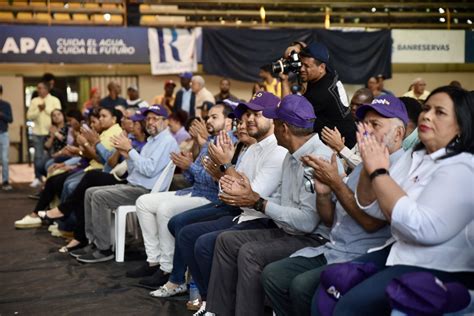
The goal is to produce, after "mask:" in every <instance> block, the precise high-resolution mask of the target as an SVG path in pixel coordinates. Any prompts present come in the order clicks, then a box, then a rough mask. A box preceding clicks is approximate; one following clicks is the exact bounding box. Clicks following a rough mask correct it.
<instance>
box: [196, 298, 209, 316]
mask: <svg viewBox="0 0 474 316" xmlns="http://www.w3.org/2000/svg"><path fill="white" fill-rule="evenodd" d="M205 314H206V301H203V302H202V304H201V308H199V309H198V311H197V312H195V313H194V314H193V316H204V315H205Z"/></svg>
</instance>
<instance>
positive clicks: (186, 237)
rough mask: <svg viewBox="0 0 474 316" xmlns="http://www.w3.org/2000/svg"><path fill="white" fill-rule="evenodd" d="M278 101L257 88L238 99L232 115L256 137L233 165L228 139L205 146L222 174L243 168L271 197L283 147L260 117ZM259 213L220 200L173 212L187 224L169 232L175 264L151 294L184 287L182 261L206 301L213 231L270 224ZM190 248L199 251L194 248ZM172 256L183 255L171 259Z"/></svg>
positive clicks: (165, 293)
mask: <svg viewBox="0 0 474 316" xmlns="http://www.w3.org/2000/svg"><path fill="white" fill-rule="evenodd" d="M279 102H280V99H279V98H278V97H276V96H274V95H273V94H271V93H268V92H258V93H256V94H255V96H254V97H253V99H252V100H250V102H242V103H239V105H238V106H237V108H236V109H235V110H234V115H235V116H236V117H237V118H241V119H242V120H243V121H244V122H245V124H246V127H247V132H248V134H249V136H251V137H254V138H255V139H256V140H257V143H255V144H253V145H251V146H249V148H248V149H247V151H246V152H245V154H244V156H243V157H242V158H241V160H240V163H239V165H238V166H234V165H232V164H231V163H230V157H232V155H227V157H225V156H226V155H225V154H224V152H223V150H225V147H226V146H225V145H224V143H227V144H228V145H230V144H229V141H228V140H227V141H226V140H219V142H218V143H219V144H220V145H219V146H215V145H214V144H210V145H209V152H210V154H211V156H212V157H213V158H214V159H216V162H218V163H220V164H221V165H220V169H221V171H222V172H223V173H224V174H229V175H238V173H237V171H239V172H243V173H245V174H246V175H247V176H248V178H249V179H250V182H251V185H252V188H254V190H256V191H257V192H259V193H260V194H261V195H262V196H270V195H271V194H272V193H273V192H274V191H275V190H276V188H277V187H278V180H276V181H275V179H279V178H280V175H281V172H282V169H281V165H282V163H283V159H284V158H285V155H286V152H287V151H286V149H285V148H283V147H280V146H278V144H277V140H276V138H275V135H274V134H273V122H272V120H271V119H267V118H265V117H263V116H262V110H264V109H265V108H275V107H276V106H277V105H278V104H279ZM223 210H228V213H227V214H224V211H223ZM242 212H243V215H242V216H241V220H239V223H237V221H235V218H236V216H238V215H239V214H241V213H242ZM212 213H219V214H221V215H220V216H216V217H215V218H212V216H211V215H210V214H212ZM260 217H261V216H260V214H259V213H257V212H255V211H253V210H251V209H247V208H244V209H241V208H239V207H235V206H231V205H228V204H224V203H221V204H220V205H217V206H216V205H214V204H208V205H207V207H206V206H203V207H201V208H196V209H192V210H189V211H187V212H184V213H182V214H179V215H176V216H175V217H173V218H172V219H171V221H174V222H176V221H180V222H187V225H186V226H184V227H182V228H181V229H180V230H179V231H176V230H175V232H174V233H175V236H176V249H177V251H176V253H175V260H173V261H174V264H175V266H174V267H173V272H172V274H171V276H170V282H168V283H167V284H166V285H165V286H163V287H161V288H160V289H158V290H157V291H155V292H153V293H152V296H157V297H165V296H171V295H174V294H177V290H176V288H181V289H182V290H181V291H184V290H185V289H186V284H185V282H184V271H185V265H186V264H187V265H188V266H189V267H190V270H191V273H192V275H193V278H194V281H195V282H196V284H197V286H198V288H199V292H200V294H201V297H202V298H203V300H205V295H206V291H205V288H206V287H207V286H206V283H207V281H204V280H206V279H208V276H209V273H210V266H211V262H212V248H213V247H214V242H213V241H214V240H215V237H217V234H218V232H217V230H222V229H229V228H230V229H249V228H260V227H262V228H263V227H266V226H265V225H267V224H269V223H270V221H268V219H264V220H261V221H260V220H259V218H260ZM171 221H170V222H171ZM270 225H273V223H270ZM216 227H218V229H216ZM204 234H205V235H207V237H208V239H206V242H204V243H203V244H202V245H199V244H198V238H199V237H200V236H201V235H204ZM202 240H204V239H202ZM195 248H197V249H199V251H197V252H195V251H194V249H195ZM176 256H179V258H182V259H180V260H176V259H177V258H176ZM198 263H199V265H198ZM201 275H203V277H201Z"/></svg>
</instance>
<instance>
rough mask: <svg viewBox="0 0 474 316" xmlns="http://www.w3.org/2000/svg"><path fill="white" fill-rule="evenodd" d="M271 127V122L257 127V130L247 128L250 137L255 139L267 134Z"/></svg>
mask: <svg viewBox="0 0 474 316" xmlns="http://www.w3.org/2000/svg"><path fill="white" fill-rule="evenodd" d="M270 128H271V124H267V125H265V126H262V127H260V128H257V131H256V132H253V133H252V132H250V131H248V130H247V132H248V134H249V136H250V137H253V138H255V139H261V138H262V137H263V136H265V135H266V134H267V133H268V131H269V130H270Z"/></svg>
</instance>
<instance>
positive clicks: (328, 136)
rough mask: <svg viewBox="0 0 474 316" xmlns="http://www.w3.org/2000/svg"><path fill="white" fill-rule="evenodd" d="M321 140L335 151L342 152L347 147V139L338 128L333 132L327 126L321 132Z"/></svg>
mask: <svg viewBox="0 0 474 316" xmlns="http://www.w3.org/2000/svg"><path fill="white" fill-rule="evenodd" d="M321 138H322V140H323V141H324V142H325V143H326V144H327V145H328V146H329V147H331V149H332V150H334V151H337V152H340V151H341V150H342V149H344V147H345V145H344V143H345V138H344V137H342V136H341V133H340V132H339V130H338V129H337V127H335V128H334V130H332V129H330V128H329V127H326V126H325V127H324V128H323V130H322V132H321Z"/></svg>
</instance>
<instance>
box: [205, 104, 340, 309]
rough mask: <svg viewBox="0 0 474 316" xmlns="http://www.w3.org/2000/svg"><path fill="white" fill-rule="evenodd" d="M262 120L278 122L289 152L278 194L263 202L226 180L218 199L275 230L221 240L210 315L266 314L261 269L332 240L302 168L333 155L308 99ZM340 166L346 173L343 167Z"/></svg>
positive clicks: (242, 183) (244, 185) (245, 184)
mask: <svg viewBox="0 0 474 316" xmlns="http://www.w3.org/2000/svg"><path fill="white" fill-rule="evenodd" d="M263 115H264V116H265V117H267V118H270V119H273V120H274V124H275V136H276V138H277V141H278V144H279V145H280V146H283V147H285V148H286V149H288V153H287V155H286V157H285V160H284V161H283V165H282V174H281V178H280V179H279V181H280V185H279V187H278V189H277V191H276V192H275V193H274V194H273V195H272V196H271V197H268V196H262V195H260V194H258V193H257V192H255V191H254V190H252V187H251V186H250V185H249V181H248V179H247V178H246V177H245V175H241V176H239V177H229V176H224V177H223V178H221V180H220V183H221V186H222V188H223V191H224V193H222V194H221V195H220V198H221V200H223V201H224V202H226V203H228V204H230V205H236V206H240V207H248V208H251V209H253V211H254V212H256V213H260V216H262V217H264V218H268V219H271V220H272V221H273V222H274V223H275V226H274V227H273V228H271V227H269V229H261V230H247V231H228V232H224V233H221V234H220V235H219V237H218V238H217V241H216V246H215V251H214V259H213V262H212V273H211V279H210V282H209V294H208V304H207V308H206V309H207V311H208V312H212V313H216V314H218V315H234V314H235V315H261V314H263V309H264V306H263V303H264V292H263V288H262V285H261V283H260V279H261V272H262V270H263V268H264V267H265V266H266V265H267V264H268V263H271V262H273V261H276V260H279V259H282V258H285V257H287V256H288V255H290V254H291V253H293V252H294V251H296V250H298V249H301V248H303V247H306V246H317V245H321V244H324V243H325V242H326V240H327V239H326V238H327V236H328V228H327V227H324V225H321V224H320V216H319V215H318V214H317V213H316V212H315V211H314V210H315V207H316V196H315V193H314V187H311V188H310V189H309V191H307V190H306V189H305V181H306V180H305V172H304V168H303V164H302V162H301V158H302V157H303V156H305V155H309V154H315V155H317V156H319V157H323V158H325V159H330V157H331V153H332V151H331V149H330V148H329V147H327V146H326V145H324V144H323V143H322V142H321V140H320V139H319V136H318V135H317V134H314V133H313V124H314V120H315V119H317V118H316V116H315V114H314V111H313V107H312V106H311V104H310V103H309V102H308V100H306V98H304V97H302V96H299V95H289V96H287V97H285V98H283V100H282V102H281V104H280V105H279V106H278V107H276V108H269V109H265V110H264V111H263ZM338 166H339V169H340V171H341V172H342V171H343V169H342V164H341V163H340V162H339V161H338ZM240 178H241V179H240ZM277 181H278V180H277Z"/></svg>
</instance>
